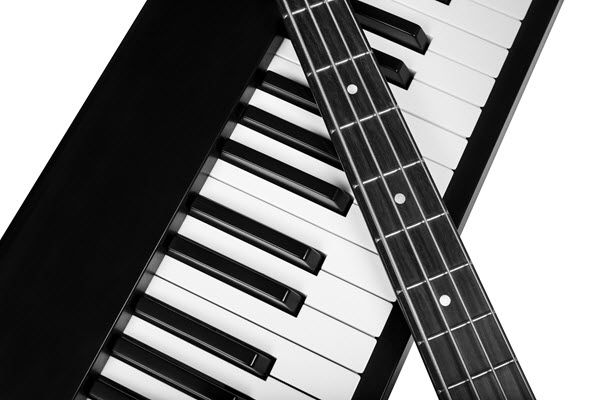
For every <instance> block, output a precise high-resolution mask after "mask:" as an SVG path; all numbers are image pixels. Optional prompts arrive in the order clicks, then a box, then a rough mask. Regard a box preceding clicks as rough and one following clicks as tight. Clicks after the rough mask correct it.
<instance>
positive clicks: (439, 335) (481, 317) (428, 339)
mask: <svg viewBox="0 0 600 400" xmlns="http://www.w3.org/2000/svg"><path fill="white" fill-rule="evenodd" d="M411 288H412V287H410V288H408V289H411ZM494 314H495V313H494V312H493V311H490V312H489V313H487V314H484V315H481V316H479V317H477V318H473V323H475V322H477V321H479V320H482V319H484V318H487V317H491V316H493V315H494ZM470 324H471V322H470V321H467V322H463V323H462V324H459V325H455V326H453V327H451V328H450V331H444V332H440V333H438V334H437V335H433V336H429V337H427V338H425V340H427V341H432V340H434V339H437V338H439V337H442V336H444V335H447V334H449V333H450V332H453V331H455V330H457V329H460V328H464V327H465V326H468V325H470Z"/></svg>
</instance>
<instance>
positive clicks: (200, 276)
mask: <svg viewBox="0 0 600 400" xmlns="http://www.w3.org/2000/svg"><path fill="white" fill-rule="evenodd" d="M156 275H157V276H160V277H161V278H163V279H165V280H167V281H169V282H171V283H173V284H175V285H177V286H180V287H182V288H184V289H185V290H188V291H190V292H192V293H194V294H197V295H199V296H202V297H203V298H205V299H206V300H208V301H210V302H212V303H215V304H219V305H220V306H222V307H223V308H225V309H227V310H229V311H231V312H232V313H235V314H238V315H240V316H241V317H243V318H245V319H248V320H250V321H253V322H255V323H256V324H258V325H260V326H262V327H264V328H267V329H269V330H270V331H272V332H273V333H276V334H278V335H281V336H283V337H285V338H288V339H289V340H291V341H292V342H295V343H297V344H299V345H301V346H303V347H306V348H307V349H310V350H312V351H314V352H316V353H317V354H320V355H322V356H323V357H325V358H328V359H330V360H332V361H334V362H336V363H338V364H340V365H343V366H344V367H346V368H349V369H351V370H352V371H355V372H358V373H361V372H363V371H364V369H365V367H366V364H367V362H368V360H369V358H370V355H371V353H372V351H373V349H374V347H375V343H376V340H375V339H374V338H372V337H370V336H368V335H366V334H364V333H363V332H360V331H358V330H356V329H354V328H352V327H350V326H348V325H346V324H343V323H341V322H339V321H337V320H335V319H333V318H331V317H329V316H327V315H325V314H323V313H321V312H320V311H317V310H315V309H313V308H312V307H309V306H306V305H304V306H303V307H302V308H301V309H300V312H299V313H298V315H297V316H292V315H290V314H287V313H285V312H283V311H281V310H279V309H277V308H275V307H273V306H271V305H269V304H267V303H265V302H264V301H262V300H259V299H257V298H255V297H253V296H250V295H248V294H246V293H244V292H242V291H240V290H237V289H235V288H234V287H232V286H230V285H228V284H226V283H223V282H221V281H220V280H218V279H215V278H213V277H211V276H209V275H206V274H204V273H202V272H200V271H198V270H196V269H194V268H192V267H190V266H188V265H186V264H184V263H182V262H179V261H177V260H175V259H173V258H171V257H169V256H165V258H164V259H163V261H162V263H161V265H160V266H159V268H158V270H157V271H156Z"/></svg>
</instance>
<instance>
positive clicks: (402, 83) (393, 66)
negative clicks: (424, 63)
mask: <svg viewBox="0 0 600 400" xmlns="http://www.w3.org/2000/svg"><path fill="white" fill-rule="evenodd" d="M373 54H374V55H375V59H376V60H377V64H379V68H380V69H381V73H382V74H383V77H384V78H385V79H386V80H387V81H388V82H389V83H391V84H394V85H396V86H399V87H401V88H402V89H408V88H409V87H410V83H411V82H412V79H413V77H414V74H413V73H412V72H411V71H410V70H409V69H408V67H407V66H406V64H404V63H403V62H402V61H401V60H398V59H397V58H395V57H392V56H390V55H389V54H387V53H383V52H381V51H379V50H373Z"/></svg>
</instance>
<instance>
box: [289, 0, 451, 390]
mask: <svg viewBox="0 0 600 400" xmlns="http://www.w3.org/2000/svg"><path fill="white" fill-rule="evenodd" d="M281 2H282V3H283V5H284V7H285V9H286V12H287V14H288V16H289V18H290V23H291V25H292V27H293V28H294V30H295V31H296V35H297V36H298V42H299V44H300V46H301V47H302V50H303V52H304V55H305V57H306V61H307V63H308V64H309V68H310V70H311V71H312V74H313V76H314V79H315V82H316V83H317V86H318V88H319V90H320V91H321V93H323V94H324V93H325V92H324V89H323V85H322V83H321V80H320V78H319V76H318V75H317V73H316V68H315V66H314V63H313V61H312V58H311V56H310V53H309V52H308V49H307V47H306V44H305V43H304V40H303V38H302V35H300V31H299V29H298V26H297V23H296V21H295V18H294V15H293V13H292V12H291V10H290V7H289V5H288V3H287V0H281ZM307 10H310V6H308V7H307ZM312 17H313V23H314V22H315V21H314V16H312ZM317 31H318V33H319V35H320V37H321V41H322V42H323V43H324V39H323V35H322V33H321V32H320V30H319V29H318V28H317ZM325 46H326V44H325ZM328 57H329V58H330V60H331V64H332V65H335V64H334V62H333V59H332V56H331V54H330V53H329V52H328ZM334 70H335V71H336V73H337V75H338V76H339V72H338V71H337V69H335V67H334ZM338 79H339V80H340V82H341V78H338ZM344 93H346V92H345V91H344ZM346 98H347V101H348V102H349V104H350V107H351V108H352V110H353V113H354V114H355V118H356V119H357V120H358V116H357V115H356V112H355V110H354V107H353V105H352V103H351V101H350V99H349V98H348V95H347V94H346ZM323 101H324V103H325V106H326V107H327V110H328V112H329V114H330V115H331V119H332V123H333V124H334V126H335V127H336V130H337V131H338V132H340V133H341V130H340V128H339V124H338V122H337V119H336V118H335V115H334V113H333V109H332V107H331V104H330V103H329V100H328V99H327V97H326V96H323ZM359 127H360V126H359ZM361 129H362V127H361ZM338 136H339V139H340V142H341V144H342V146H343V148H344V151H345V153H346V154H347V155H348V161H349V164H350V168H351V169H352V173H353V174H354V175H355V177H356V178H357V181H358V182H359V185H358V186H359V188H360V190H361V192H362V194H363V197H364V199H365V205H366V206H367V208H368V209H369V212H370V213H371V215H375V212H374V209H373V206H372V204H371V201H370V199H369V196H368V195H367V193H366V190H365V187H364V185H363V184H362V182H361V180H360V175H359V173H358V169H357V167H356V165H355V164H354V161H353V160H352V158H351V157H350V154H351V153H350V151H349V149H348V145H347V143H346V141H345V138H344V137H343V135H341V134H340V135H338ZM369 149H370V146H369ZM370 151H371V153H372V149H370ZM379 170H380V171H379V172H381V169H380V168H379ZM373 222H374V225H375V228H376V230H377V231H378V233H379V235H380V237H384V234H383V230H382V228H381V226H380V225H379V221H378V220H377V219H376V218H375V219H374V221H373ZM382 244H383V246H384V247H385V249H386V252H387V253H388V255H389V254H391V251H390V249H389V244H388V243H387V242H385V241H383V242H382ZM390 262H391V263H392V264H394V266H395V267H396V269H395V270H394V273H395V274H396V275H397V266H396V265H395V260H394V259H393V258H390ZM397 279H398V282H399V283H400V286H401V288H402V291H403V293H407V289H406V285H405V284H404V281H403V280H402V278H401V277H400V276H397ZM406 297H407V298H406V302H407V305H408V307H409V310H410V312H411V314H412V315H417V314H416V309H415V306H414V304H413V302H412V299H411V298H410V297H409V296H406ZM415 324H416V325H417V330H418V331H419V334H420V335H421V337H423V338H426V337H427V336H426V334H425V331H424V328H423V325H422V323H421V321H420V320H419V319H418V318H416V319H415ZM424 345H425V347H426V351H427V353H428V354H429V356H430V358H431V361H432V362H433V368H434V370H435V374H436V375H437V377H438V378H439V380H440V382H441V383H442V386H443V387H444V390H445V392H446V393H447V394H448V396H450V393H449V391H448V386H447V385H446V383H445V380H444V379H443V376H442V373H441V370H440V368H439V365H438V363H437V360H436V357H435V355H434V354H433V350H432V349H431V346H430V344H429V342H428V341H426V340H425V341H424Z"/></svg>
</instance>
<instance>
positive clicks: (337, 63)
mask: <svg viewBox="0 0 600 400" xmlns="http://www.w3.org/2000/svg"><path fill="white" fill-rule="evenodd" d="M370 53H371V52H370V51H365V52H364V53H360V54H357V55H355V56H352V57H350V58H344V59H343V60H340V61H336V62H335V65H342V64H345V63H347V62H348V61H351V60H357V59H359V58H361V57H364V56H368V55H369V54H370ZM329 69H331V65H326V66H324V67H321V68H319V69H317V70H316V71H315V72H316V73H319V72H323V71H327V70H329ZM310 75H312V72H309V73H308V74H307V76H310Z"/></svg>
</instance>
